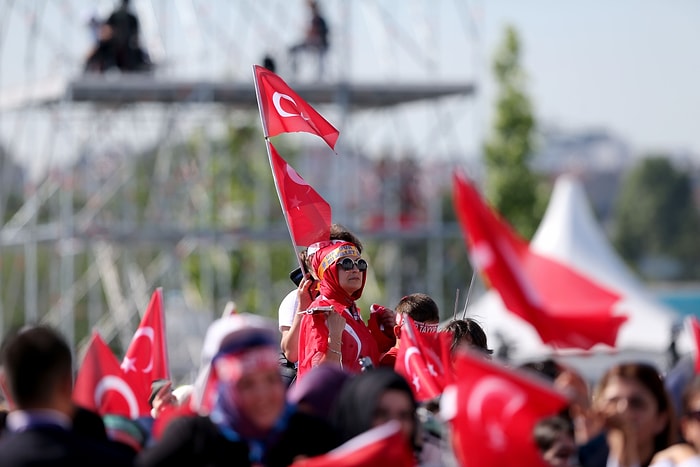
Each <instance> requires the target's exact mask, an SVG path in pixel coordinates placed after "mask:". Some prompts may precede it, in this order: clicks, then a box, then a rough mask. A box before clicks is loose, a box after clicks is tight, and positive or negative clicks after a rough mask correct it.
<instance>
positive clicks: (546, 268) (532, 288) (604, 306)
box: [454, 173, 627, 349]
mask: <svg viewBox="0 0 700 467" xmlns="http://www.w3.org/2000/svg"><path fill="white" fill-rule="evenodd" d="M454 205H455V209H456V211H457V217H458V218H459V221H460V225H461V227H462V231H463V233H464V237H465V241H466V243H467V248H468V249H469V253H470V257H471V259H472V264H473V265H474V267H475V268H477V269H478V270H479V271H480V272H481V273H482V274H483V275H485V276H486V278H487V279H488V282H489V283H490V284H491V285H492V286H493V287H494V288H495V289H496V290H497V291H498V293H499V294H500V296H501V298H502V299H503V303H504V304H505V306H506V308H507V309H508V310H509V311H510V312H512V313H515V314H516V315H518V316H519V317H521V318H522V319H524V320H525V321H527V322H528V323H530V324H531V325H532V326H533V327H534V328H535V330H536V331H537V333H538V334H539V336H540V339H542V342H544V343H546V344H551V345H553V346H556V347H562V348H579V349H590V348H591V347H593V346H594V345H596V344H598V343H602V344H606V345H609V346H611V347H614V346H615V340H616V339H617V334H618V331H619V329H620V326H622V324H623V323H624V322H625V321H626V320H627V316H622V315H616V314H613V308H614V306H615V305H616V304H617V303H618V302H619V301H620V300H621V296H620V295H619V294H617V293H615V292H613V291H611V290H608V289H606V288H604V287H602V286H601V285H599V284H597V283H595V282H594V280H593V279H592V278H589V277H585V276H584V275H583V274H581V273H579V272H577V271H575V270H574V269H572V268H570V267H568V266H566V265H564V264H561V263H559V262H557V261H555V260H552V259H549V258H546V257H544V256H541V255H539V254H537V253H535V252H534V251H532V250H531V249H530V245H529V244H528V243H527V241H525V240H524V239H522V238H520V237H519V236H518V235H517V234H516V233H515V232H514V231H513V230H512V228H511V227H510V226H509V225H508V224H507V223H506V222H505V221H504V220H503V219H501V218H500V216H498V214H497V213H495V212H494V211H492V210H491V208H490V207H488V206H487V205H486V204H485V203H484V201H483V200H482V199H481V196H479V194H478V192H477V191H476V189H475V188H474V186H473V185H472V184H471V182H470V181H469V180H467V178H466V177H465V176H464V175H462V174H460V173H455V174H454Z"/></svg>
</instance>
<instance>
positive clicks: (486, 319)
mask: <svg viewBox="0 0 700 467" xmlns="http://www.w3.org/2000/svg"><path fill="white" fill-rule="evenodd" d="M530 246H531V248H532V249H533V251H535V252H537V253H538V254H540V255H542V256H545V257H548V258H551V259H554V260H557V261H559V262H560V263H562V264H565V265H567V266H569V267H571V268H572V269H575V270H576V271H577V272H579V273H581V274H583V275H585V276H586V277H587V278H590V279H592V280H593V281H595V282H597V283H598V284H599V285H601V286H603V287H606V288H608V289H610V290H612V291H614V292H617V293H619V294H620V295H621V296H622V297H623V299H622V300H621V301H620V302H618V303H617V304H616V306H615V312H616V313H618V314H623V315H626V316H627V317H628V320H627V321H626V322H625V323H624V324H623V325H622V327H621V329H620V332H619V334H618V337H617V342H616V347H615V349H611V348H609V347H606V346H598V347H596V348H594V349H592V351H590V352H586V353H585V354H586V355H589V356H590V355H592V354H599V353H604V354H606V355H607V356H608V357H607V358H613V357H612V356H613V355H616V356H617V357H621V358H624V356H626V355H630V354H631V355H634V356H640V357H641V358H646V359H652V360H654V361H655V363H657V364H659V365H664V363H665V362H664V359H665V358H666V355H667V351H668V349H669V345H670V343H671V336H672V329H673V327H674V325H676V324H677V323H678V322H679V320H680V319H681V318H680V316H679V314H678V313H676V312H675V311H673V310H672V309H670V308H668V307H666V306H665V305H663V304H662V303H660V302H659V301H657V300H656V299H655V298H654V297H653V296H652V295H651V294H649V293H648V292H647V290H646V289H645V287H644V285H643V284H642V283H641V282H640V281H639V280H638V279H637V278H636V277H634V276H633V275H632V273H631V272H630V271H629V270H628V268H627V267H626V266H625V264H624V263H623V262H622V261H621V260H620V258H619V257H618V256H617V254H616V253H615V251H614V250H613V249H612V247H611V246H610V243H609V242H608V240H607V239H606V237H605V235H604V234H603V232H602V230H601V228H600V226H599V225H598V223H597V222H596V220H595V218H594V216H593V213H592V211H591V209H590V206H589V204H588V200H587V199H586V195H585V193H584V191H583V188H582V187H581V185H580V183H579V182H578V181H577V180H576V179H575V178H573V177H571V176H562V177H560V178H559V179H558V180H557V182H556V184H555V187H554V191H553V193H552V197H551V200H550V203H549V206H548V207H547V211H546V213H545V216H544V219H543V220H542V223H541V224H540V226H539V228H538V229H537V232H536V233H535V236H534V238H533V240H532V242H531V244H530ZM467 314H468V316H470V317H472V318H474V319H476V320H477V321H478V322H479V323H480V324H482V326H483V327H484V330H485V331H486V334H487V336H488V338H489V345H490V346H491V347H492V348H494V349H496V351H498V350H499V347H501V346H502V345H504V343H505V344H506V345H508V346H509V348H510V353H509V357H510V358H511V359H512V360H513V361H515V362H522V361H526V360H531V359H537V358H542V357H544V356H548V355H552V354H553V353H554V351H553V349H552V348H551V347H549V346H546V345H544V344H543V343H542V341H541V340H540V338H539V336H538V335H537V333H536V331H535V330H534V328H533V327H532V326H530V325H529V324H528V323H526V322H525V321H523V320H522V319H520V318H519V317H518V316H516V315H515V314H513V313H510V312H509V311H508V310H506V309H505V307H504V305H503V302H502V301H501V298H500V296H499V295H498V293H497V292H496V291H495V290H490V291H488V292H486V293H485V294H484V295H483V296H482V297H480V299H479V300H477V301H476V302H475V303H474V304H473V305H472V306H470V307H469V311H468V313H467ZM501 350H502V349H501ZM566 353H569V354H571V352H566ZM566 353H564V354H566ZM576 353H577V354H578V355H579V356H581V355H583V354H584V353H583V352H576ZM559 354H560V355H561V354H562V353H561V352H560V353H559ZM587 358H590V357H587Z"/></svg>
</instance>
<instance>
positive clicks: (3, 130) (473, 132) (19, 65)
mask: <svg viewBox="0 0 700 467" xmlns="http://www.w3.org/2000/svg"><path fill="white" fill-rule="evenodd" d="M116 4H117V2H116V1H111V0H98V1H93V2H89V1H88V0H51V1H49V0H21V1H12V0H0V12H1V13H2V14H0V41H1V42H0V90H1V91H2V92H3V93H4V94H5V95H7V93H8V92H13V91H12V90H16V89H18V88H19V87H21V88H24V89H25V90H26V89H27V88H29V89H30V90H35V91H34V92H35V93H36V94H37V95H38V94H39V91H38V89H40V87H41V83H44V84H45V83H46V82H49V81H56V80H57V79H70V78H71V77H74V76H76V74H78V73H79V72H80V69H81V63H82V59H83V57H84V55H85V53H86V51H87V50H88V49H89V47H90V36H89V33H88V29H87V27H86V21H87V18H88V16H89V15H90V13H92V12H95V13H97V14H99V15H107V14H108V13H109V12H110V10H111V9H112V8H113V7H114V6H115V5H116ZM132 4H133V7H134V9H135V10H136V12H137V13H138V15H139V18H140V21H141V26H142V31H143V39H144V43H145V44H146V46H147V48H148V49H149V51H150V53H151V54H152V55H153V57H154V59H155V60H156V61H157V62H158V63H159V64H160V65H159V71H158V74H159V75H160V76H162V77H170V78H200V79H210V80H213V79H238V80H251V71H250V65H251V64H252V63H255V62H260V61H261V57H262V55H263V54H264V53H265V52H269V53H271V54H273V55H274V56H275V57H276V58H277V59H278V63H279V72H280V74H281V75H282V76H283V77H285V78H287V80H288V81H290V82H293V79H291V77H290V76H289V66H288V63H287V61H286V59H285V55H286V49H287V47H288V46H289V45H291V44H293V43H294V42H295V41H297V40H298V39H299V38H300V36H301V31H302V30H303V28H304V27H305V24H306V21H307V10H306V3H305V1H304V0H132ZM320 4H321V7H322V10H323V11H324V13H325V15H326V17H327V19H328V21H329V23H330V27H331V30H332V53H331V55H330V57H329V63H328V70H329V78H328V79H330V80H332V79H335V78H338V77H348V78H349V79H351V80H355V81H383V82H385V81H392V80H397V81H420V82H426V81H428V82H440V81H442V82H455V81H471V82H474V83H475V84H476V85H477V87H478V88H479V90H480V92H479V93H478V95H477V97H475V98H472V99H468V100H464V99H462V100H457V101H456V102H452V103H449V102H448V103H446V104H445V106H444V107H441V108H439V109H437V110H436V108H435V106H432V107H431V106H427V107H426V106H410V105H409V106H406V107H405V112H403V113H399V114H398V115H397V114H392V116H391V118H390V119H389V122H390V123H388V124H387V125H377V124H376V119H377V116H379V117H380V118H382V119H384V120H386V118H385V117H386V114H385V113H383V112H382V111H376V112H369V113H368V115H367V116H366V118H365V119H364V120H363V118H364V117H360V118H357V119H354V120H353V123H352V125H349V126H350V128H349V129H348V131H349V132H350V133H351V134H353V133H354V134H355V135H356V137H355V138H354V140H355V141H357V140H361V141H362V142H361V143H357V144H365V145H367V146H368V147H369V146H372V147H373V148H375V149H376V148H377V147H381V146H382V145H387V144H388V143H387V142H386V140H387V139H389V140H394V143H396V142H397V141H398V142H403V143H406V144H408V145H409V146H411V147H414V148H418V150H422V148H423V147H435V146H440V147H441V148H442V149H441V150H440V151H441V152H442V153H454V152H462V153H465V154H469V155H471V156H474V155H478V151H479V147H480V145H481V142H482V139H483V137H484V135H485V133H486V132H487V130H488V128H489V125H490V119H491V117H492V104H493V99H494V85H493V81H492V79H491V74H490V62H491V57H492V54H493V51H494V49H495V47H496V45H497V43H498V42H499V41H500V40H501V39H502V37H503V31H504V28H505V25H506V24H512V25H513V26H514V27H515V28H516V29H517V30H518V32H519V33H520V36H521V39H522V45H523V48H524V56H523V59H524V61H523V65H524V67H525V69H526V71H527V73H528V76H529V83H528V91H529V93H530V95H531V97H532V100H533V104H534V108H535V111H536V116H537V118H538V120H539V122H540V124H542V125H543V126H557V127H559V128H562V129H565V130H570V131H579V130H587V129H591V128H596V129H600V128H602V129H607V130H609V131H610V132H612V133H614V134H616V135H618V136H619V137H621V138H623V139H625V140H626V141H627V142H629V143H630V144H631V146H632V148H633V150H634V151H635V152H637V153H644V152H649V151H653V150H670V151H690V152H692V153H694V154H696V155H697V156H698V157H700V131H698V125H699V124H698V122H700V110H699V109H700V92H699V91H698V89H697V88H698V83H700V52H699V51H698V46H697V44H700V27H698V25H700V2H698V1H697V0H673V1H668V0H613V1H611V0H586V1H582V0H569V1H561V0H529V1H524V0H479V1H467V0H401V1H399V0H352V1H350V0H320ZM312 69H313V67H310V68H309V67H307V70H309V71H308V72H307V73H310V70H312ZM308 78H309V75H308V74H307V75H306V76H305V75H302V76H300V77H299V79H308ZM330 112H331V117H332V119H331V121H334V122H336V123H338V125H339V126H341V127H342V126H343V124H344V122H342V121H339V119H340V116H337V115H333V114H332V110H330ZM17 113H18V112H17V111H13V112H6V113H5V115H4V117H3V118H0V137H2V138H3V143H4V144H6V145H8V146H9V147H11V148H13V149H16V150H17V151H19V152H22V151H23V152H25V153H29V152H34V153H35V152H36V151H34V150H31V149H26V148H23V147H24V146H26V144H27V142H26V141H24V142H23V143H22V144H20V143H18V142H16V141H12V140H13V138H15V139H17V138H19V137H18V136H17V135H18V133H17V124H16V122H14V121H13V117H16V115H17ZM334 119H335V120H334ZM39 120H40V118H35V119H32V121H35V124H38V123H37V122H38V121H39ZM384 120H382V121H384ZM45 125H48V126H47V128H49V127H50V125H51V123H46V124H45ZM380 127H381V128H380ZM382 128H383V129H382ZM425 128H428V129H429V131H428V132H427V133H425V134H423V136H417V135H418V134H419V133H420V131H422V130H424V129H425ZM341 129H342V128H341ZM47 131H48V132H50V131H55V127H54V128H53V129H51V128H49V129H48V130H47ZM365 134H366V136H365V137H361V138H357V135H365ZM341 137H342V135H341ZM8 139H9V140H11V141H10V143H8V142H7V141H8ZM26 139H29V140H31V139H32V138H26V137H25V138H23V140H26ZM436 142H437V144H436ZM394 143H390V144H394Z"/></svg>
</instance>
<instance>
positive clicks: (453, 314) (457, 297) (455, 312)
mask: <svg viewBox="0 0 700 467" xmlns="http://www.w3.org/2000/svg"><path fill="white" fill-rule="evenodd" d="M457 308H459V287H458V288H457V294H456V295H455V309H454V312H453V313H452V321H454V320H456V319H457Z"/></svg>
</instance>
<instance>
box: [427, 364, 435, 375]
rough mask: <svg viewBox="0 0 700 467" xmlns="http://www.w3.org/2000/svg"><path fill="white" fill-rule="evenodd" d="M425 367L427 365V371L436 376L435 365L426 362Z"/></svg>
mask: <svg viewBox="0 0 700 467" xmlns="http://www.w3.org/2000/svg"><path fill="white" fill-rule="evenodd" d="M427 367H428V373H430V374H431V375H432V376H437V372H436V371H435V366H433V364H432V363H428V364H427Z"/></svg>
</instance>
